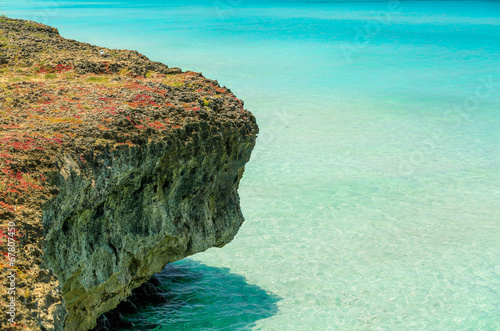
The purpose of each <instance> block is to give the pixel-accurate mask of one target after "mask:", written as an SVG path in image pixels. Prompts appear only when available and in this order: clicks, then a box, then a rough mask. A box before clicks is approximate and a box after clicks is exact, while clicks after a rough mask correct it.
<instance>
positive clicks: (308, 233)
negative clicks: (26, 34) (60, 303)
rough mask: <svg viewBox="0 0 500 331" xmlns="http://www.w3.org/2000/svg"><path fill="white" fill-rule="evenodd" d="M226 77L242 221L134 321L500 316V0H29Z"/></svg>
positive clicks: (228, 323)
mask: <svg viewBox="0 0 500 331" xmlns="http://www.w3.org/2000/svg"><path fill="white" fill-rule="evenodd" d="M0 14H6V15H8V16H11V17H17V18H24V19H32V20H38V21H42V22H44V23H46V24H50V25H53V26H56V27H57V28H59V31H60V33H61V35H62V36H64V37H66V38H71V39H76V40H79V41H85V42H89V43H92V44H98V45H100V46H107V47H112V48H127V49H135V50H138V51H139V52H141V53H143V54H145V55H147V56H148V57H150V58H151V59H153V60H156V61H162V62H164V63H166V64H168V65H169V66H171V67H180V68H182V69H184V70H187V69H189V70H193V71H200V72H202V73H203V74H204V75H205V76H206V77H209V78H213V79H217V80H218V81H219V82H220V84H221V85H226V86H228V87H229V88H230V89H231V90H232V91H233V92H234V93H235V94H236V95H237V96H238V97H239V98H241V99H243V100H244V101H245V107H246V108H247V109H249V110H250V111H252V112H253V113H254V114H255V116H256V117H257V121H258V124H259V125H260V128H261V133H260V135H259V138H258V141H257V146H256V148H255V150H254V153H253V155H252V159H251V161H250V162H249V163H248V164H247V166H246V172H245V174H244V178H243V180H242V181H241V184H240V190H239V192H240V197H241V205H242V210H243V214H244V215H245V218H246V222H245V223H244V225H243V226H242V228H241V230H240V232H239V234H238V235H237V236H236V238H235V239H234V240H233V242H232V243H230V244H228V245H227V246H225V247H224V248H221V249H215V248H214V249H210V250H208V251H206V252H204V253H201V254H197V255H194V256H192V257H190V258H188V259H185V260H183V261H179V262H177V263H174V264H171V265H169V266H167V268H166V269H165V270H164V271H163V273H161V274H160V275H159V277H160V279H161V280H162V287H163V288H164V289H165V290H167V291H168V296H169V298H171V300H170V303H169V304H166V305H162V306H155V307H146V308H144V309H142V310H141V311H140V312H139V313H138V314H135V315H130V316H128V317H127V318H128V319H129V320H131V321H133V322H134V323H135V324H136V325H137V329H138V330H147V329H154V330H190V331H192V330H285V331H288V330H293V331H301V330H306V331H307V330H314V331H316V330H500V293H499V292H500V224H499V223H500V1H349V0H345V1H276V0H272V1H260V2H259V1H254V0H213V1H212V0H210V1H192V0H188V1H166V0H156V1H155V0H142V1H134V0H120V1H110V0H105V1H93V0H85V1H81V0H76V1H55V0H54V1H40V0H38V1H37V0H30V1H20V0H14V1H12V0H9V1H8V2H6V1H2V2H1V3H0Z"/></svg>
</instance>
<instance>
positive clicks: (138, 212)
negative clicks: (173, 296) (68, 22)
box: [0, 17, 258, 331]
mask: <svg viewBox="0 0 500 331" xmlns="http://www.w3.org/2000/svg"><path fill="white" fill-rule="evenodd" d="M0 66H1V69H0V85H1V89H0V169H1V172H0V220H1V231H2V232H1V241H2V242H1V250H2V253H3V255H4V256H5V259H3V260H2V262H1V263H2V266H1V267H2V270H3V271H2V282H3V283H2V285H3V287H1V288H0V292H1V301H2V302H1V303H2V306H1V307H2V308H1V309H3V310H4V311H2V314H1V318H0V323H1V326H0V327H1V329H2V330H9V329H17V328H19V329H21V328H23V327H24V328H25V329H28V330H63V329H64V330H71V331H73V330H88V329H91V328H93V327H94V326H95V325H96V320H97V318H98V317H99V316H100V315H101V314H102V313H104V312H106V311H109V310H111V309H113V308H114V307H116V306H117V305H118V304H119V303H120V302H121V301H123V300H125V298H126V297H127V296H129V295H130V293H131V291H132V290H133V289H134V288H136V287H138V286H140V285H141V284H142V283H144V282H145V281H147V280H148V279H149V278H150V277H151V275H153V274H154V273H157V272H159V271H160V270H162V268H163V267H164V266H165V265H166V264H167V263H170V262H173V261H176V260H179V259H182V258H184V257H186V256H188V255H191V254H194V253H197V252H201V251H204V250H206V249H208V248H210V247H213V246H216V247H222V246H223V245H225V244H226V243H228V242H230V241H231V240H232V239H233V237H234V236H235V234H236V233H237V231H238V228H239V227H240V225H241V223H242V222H243V216H242V214H241V211H240V208H239V198H238V193H237V188H238V183H239V180H240V179H241V176H242V174H243V170H244V166H245V163H246V162H247V161H248V160H249V158H250V153H251V151H252V149H253V147H254V145H255V139H256V134H257V132H258V128H257V125H256V121H255V118H254V116H253V115H252V114H251V113H250V112H248V111H247V110H245V109H244V108H243V103H242V101H240V100H239V99H237V98H236V97H235V96H234V95H233V94H232V93H231V91H230V90H229V89H227V88H224V87H220V86H219V84H218V83H217V82H216V81H213V80H209V79H206V78H204V77H203V76H202V75H201V74H199V73H195V72H182V71H181V70H180V69H176V68H169V67H167V66H166V65H164V64H161V63H157V62H153V61H150V60H149V59H147V58H146V57H145V56H143V55H141V54H139V53H137V52H134V51H128V50H112V49H106V48H102V47H97V46H92V45H89V44H85V43H80V42H77V41H74V40H68V39H65V38H62V37H61V36H60V35H59V33H58V31H57V30H56V29H54V28H52V27H48V26H45V25H42V24H38V23H35V22H28V21H23V20H15V19H9V18H5V17H3V18H0ZM12 288H14V290H12ZM12 302H14V306H13V304H12ZM12 307H14V308H13V309H12ZM8 312H13V313H14V316H15V317H14V321H15V324H12V323H11V322H12V320H11V321H8V318H11V317H12V316H11V315H9V314H8Z"/></svg>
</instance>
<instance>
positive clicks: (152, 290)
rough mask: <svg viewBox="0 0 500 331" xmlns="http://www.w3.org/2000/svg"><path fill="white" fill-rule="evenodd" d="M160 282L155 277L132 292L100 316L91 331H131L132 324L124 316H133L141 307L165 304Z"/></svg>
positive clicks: (165, 300)
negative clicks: (123, 330)
mask: <svg viewBox="0 0 500 331" xmlns="http://www.w3.org/2000/svg"><path fill="white" fill-rule="evenodd" d="M159 285H160V281H159V280H158V278H156V277H155V276H153V277H151V278H150V279H149V280H148V281H147V282H146V283H144V284H142V285H141V286H139V287H138V288H136V289H135V290H133V291H132V295H131V296H130V297H128V298H127V299H126V300H125V301H122V302H120V304H119V305H118V306H117V307H116V308H115V309H113V310H110V311H108V312H107V313H104V314H102V315H101V316H100V317H99V318H98V319H97V326H96V327H95V328H93V329H92V330H91V331H112V330H116V329H128V330H133V329H134V324H133V323H131V322H128V321H126V320H125V319H124V317H123V315H125V314H135V313H137V312H138V311H139V309H140V308H141V307H144V306H148V305H160V304H164V303H166V302H167V299H166V298H165V296H164V292H163V290H161V289H160V288H159Z"/></svg>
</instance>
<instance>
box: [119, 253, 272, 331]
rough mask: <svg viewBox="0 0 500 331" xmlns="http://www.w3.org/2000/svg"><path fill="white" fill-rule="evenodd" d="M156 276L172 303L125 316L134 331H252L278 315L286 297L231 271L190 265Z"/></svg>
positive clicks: (175, 266)
mask: <svg viewBox="0 0 500 331" xmlns="http://www.w3.org/2000/svg"><path fill="white" fill-rule="evenodd" d="M156 276H157V278H158V279H159V280H160V282H161V285H160V288H161V289H163V290H164V291H165V293H164V295H165V296H166V298H167V303H166V304H161V305H157V306H146V307H143V308H141V309H140V310H139V312H138V313H136V314H130V315H126V316H124V317H125V319H126V320H128V321H130V322H132V323H134V325H135V328H134V330H169V331H176V330H190V331H195V330H200V331H201V330H203V331H208V330H217V331H220V330H228V331H229V330H251V329H252V327H253V326H255V322H256V321H258V320H261V319H264V318H268V317H271V316H273V315H275V314H276V313H277V312H278V306H277V302H278V301H279V300H280V297H278V296H277V295H274V294H272V293H268V292H266V291H264V290H263V289H261V288H260V287H258V286H256V285H251V284H248V283H247V282H246V279H245V278H244V277H243V276H240V275H237V274H234V273H230V272H229V269H226V268H216V267H210V266H207V265H204V264H202V263H199V262H196V261H193V260H190V259H185V260H182V261H178V262H175V263H172V264H169V265H167V266H166V267H165V269H163V271H162V272H161V273H159V274H157V275H156Z"/></svg>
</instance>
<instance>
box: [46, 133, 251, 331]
mask: <svg viewBox="0 0 500 331" xmlns="http://www.w3.org/2000/svg"><path fill="white" fill-rule="evenodd" d="M197 129H198V130H199V131H198V130H197V131H196V133H192V134H191V135H190V138H192V140H191V141H189V142H187V143H182V141H181V140H180V139H179V137H173V138H172V139H168V140H167V141H164V142H160V143H153V144H145V145H143V146H138V147H135V148H128V149H126V150H120V151H116V152H111V153H103V154H102V155H100V156H99V157H98V158H96V159H95V160H93V164H94V165H93V167H92V168H90V169H89V168H88V167H85V166H83V167H81V166H80V165H79V164H78V162H75V160H73V159H72V158H71V157H70V156H67V157H65V158H63V159H61V160H60V167H61V169H62V170H61V172H60V173H59V175H58V178H57V184H56V185H57V186H58V187H59V189H60V192H59V194H58V195H57V197H56V198H55V199H54V200H52V201H51V202H50V203H49V204H47V205H46V206H45V208H44V214H43V220H44V225H45V228H46V229H47V235H46V239H47V248H46V251H45V255H44V257H45V261H46V264H47V266H48V267H50V268H52V269H53V270H54V271H55V273H56V274H57V276H58V278H59V281H60V282H61V284H63V288H62V290H63V294H64V299H65V301H66V309H67V310H68V311H69V312H70V315H69V316H68V318H67V320H66V328H67V329H69V330H78V329H80V326H85V327H93V326H94V325H93V323H94V321H95V320H96V319H97V317H99V315H100V314H101V313H103V312H106V311H108V310H110V309H112V308H114V307H115V306H117V305H118V303H119V302H120V300H123V299H124V298H126V297H127V296H128V295H129V294H130V291H131V290H132V289H134V288H135V287H137V286H139V285H140V284H142V283H143V282H144V281H146V280H147V279H148V278H149V277H150V276H151V275H153V274H154V273H157V272H159V271H161V270H162V269H163V267H165V265H166V264H167V263H169V262H173V261H177V260H179V259H182V258H183V257H186V256H188V255H191V254H194V253H197V252H201V251H204V250H206V249H208V248H210V247H212V246H217V247H222V246H223V245H225V244H226V243H228V242H230V241H231V240H232V239H233V237H234V235H235V234H236V233H237V231H238V229H239V227H240V225H241V223H242V222H243V216H242V215H241V211H240V208H239V199H238V194H237V191H236V190H237V186H238V182H239V179H240V177H241V174H242V173H243V167H244V164H245V163H246V161H247V160H248V158H249V156H250V150H251V148H252V145H253V144H252V142H251V141H248V140H243V139H238V133H237V132H231V131H230V130H224V132H223V133H222V136H224V137H225V138H224V139H222V138H220V136H218V137H217V136H216V137H207V136H208V132H207V131H206V130H207V128H205V129H203V128H201V127H198V128H197ZM204 131H205V132H204ZM204 135H205V138H203V136H204ZM226 143H228V145H226ZM82 317H83V318H82Z"/></svg>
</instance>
